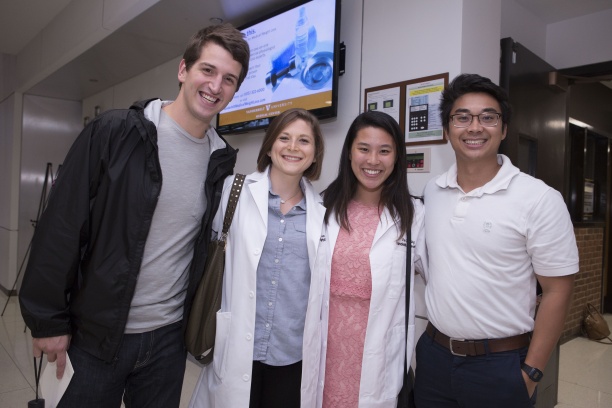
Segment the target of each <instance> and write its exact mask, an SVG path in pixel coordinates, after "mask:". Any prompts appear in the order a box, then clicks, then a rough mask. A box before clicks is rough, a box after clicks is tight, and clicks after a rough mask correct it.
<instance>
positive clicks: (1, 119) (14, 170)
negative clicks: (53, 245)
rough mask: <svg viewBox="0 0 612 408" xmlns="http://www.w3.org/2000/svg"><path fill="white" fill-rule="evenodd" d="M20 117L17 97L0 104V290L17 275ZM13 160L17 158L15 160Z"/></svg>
mask: <svg viewBox="0 0 612 408" xmlns="http://www.w3.org/2000/svg"><path fill="white" fill-rule="evenodd" d="M20 114H21V95H19V94H18V95H15V94H13V95H11V96H9V97H8V98H6V99H5V100H4V101H2V102H0V191H2V194H0V286H2V287H4V288H8V289H11V288H12V286H13V282H14V281H15V277H16V275H17V272H16V271H17V266H16V265H17V238H18V231H17V229H18V225H17V209H18V205H19V197H18V192H19V189H18V183H17V182H16V181H17V180H18V177H19V153H20V147H21V143H20V139H19V137H17V136H18V135H19V134H20V132H19V130H20V129H18V128H19V126H14V123H15V120H14V118H15V117H16V116H17V115H20ZM14 158H17V160H15V159H14Z"/></svg>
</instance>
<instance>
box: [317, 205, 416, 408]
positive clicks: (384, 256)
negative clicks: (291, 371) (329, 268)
mask: <svg viewBox="0 0 612 408" xmlns="http://www.w3.org/2000/svg"><path fill="white" fill-rule="evenodd" d="M413 204H414V208H415V214H414V217H413V218H414V219H413V222H412V228H411V240H412V245H411V246H412V267H411V273H410V291H411V296H410V309H409V310H410V312H409V320H408V338H407V341H406V329H405V320H404V319H405V315H406V300H405V291H406V255H407V253H406V240H405V238H406V237H405V236H404V237H403V238H402V240H400V241H399V243H398V230H397V228H396V225H395V222H394V221H393V219H392V218H391V215H390V214H389V212H388V210H386V209H385V210H384V212H383V213H382V214H381V217H380V222H379V223H378V227H377V229H376V233H375V235H374V240H373V242H372V248H371V249H370V266H371V269H372V298H371V300H370V312H369V315H368V325H367V328H366V335H365V344H364V352H363V363H362V367H361V384H360V389H359V408H383V407H385V408H387V407H388V408H395V406H396V405H397V395H398V393H399V391H400V389H401V388H402V381H403V371H404V350H406V352H407V358H408V364H410V361H411V359H412V353H413V351H414V342H415V339H414V296H412V288H413V284H414V271H415V265H416V268H417V270H418V271H419V272H422V271H423V268H425V267H426V263H427V259H426V257H427V255H426V252H425V243H424V241H425V240H424V239H423V238H424V237H423V235H424V229H423V219H424V207H423V204H422V203H421V201H420V200H413ZM339 232H340V226H339V225H338V223H337V222H336V220H335V216H334V214H332V215H331V216H330V219H329V225H328V227H327V238H328V240H329V245H330V254H333V248H334V246H335V244H336V240H337V238H338V233H339ZM402 244H403V245H402ZM323 304H324V306H323V336H324V339H327V325H328V318H329V276H328V277H327V279H326V288H325V298H324V303H323ZM326 351H327V342H326V341H325V340H324V343H323V346H322V352H321V368H320V370H321V373H320V375H319V387H318V390H317V407H321V406H322V400H323V385H324V381H325V356H326ZM356 408H357V407H356Z"/></svg>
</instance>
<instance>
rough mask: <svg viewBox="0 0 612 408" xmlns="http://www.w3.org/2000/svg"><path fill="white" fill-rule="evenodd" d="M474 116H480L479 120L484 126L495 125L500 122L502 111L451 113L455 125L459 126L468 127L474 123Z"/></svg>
mask: <svg viewBox="0 0 612 408" xmlns="http://www.w3.org/2000/svg"><path fill="white" fill-rule="evenodd" d="M474 117H478V121H479V122H480V124H481V125H482V126H486V127H494V126H497V124H498V123H499V118H500V117H501V113H497V112H483V113H480V114H478V115H472V114H470V113H456V114H454V115H450V118H451V122H452V123H453V126H454V127H457V128H466V127H468V126H470V125H471V124H472V120H474Z"/></svg>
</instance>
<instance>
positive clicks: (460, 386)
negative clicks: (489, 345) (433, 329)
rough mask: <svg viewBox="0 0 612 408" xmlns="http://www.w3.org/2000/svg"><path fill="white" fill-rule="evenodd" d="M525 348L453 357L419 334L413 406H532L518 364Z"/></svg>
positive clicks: (528, 407) (449, 407)
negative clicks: (414, 404) (474, 355)
mask: <svg viewBox="0 0 612 408" xmlns="http://www.w3.org/2000/svg"><path fill="white" fill-rule="evenodd" d="M526 355H527V347H525V348H522V349H518V350H513V351H506V352H502V353H489V354H486V355H483V356H476V357H457V356H454V355H452V354H451V352H450V351H449V350H447V349H446V348H444V347H442V346H441V345H439V344H438V343H436V342H435V341H434V340H433V339H432V338H431V337H430V336H429V335H428V334H427V333H423V335H422V336H421V338H420V339H419V341H418V343H417V346H416V373H415V384H414V399H415V403H416V406H417V408H433V407H435V408H492V407H495V408H533V406H534V404H535V400H536V394H537V391H536V392H534V394H533V396H532V397H531V398H529V395H528V393H527V386H526V384H525V381H524V380H523V374H522V371H521V363H522V362H523V361H524V360H525V356H526Z"/></svg>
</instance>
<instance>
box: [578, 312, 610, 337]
mask: <svg viewBox="0 0 612 408" xmlns="http://www.w3.org/2000/svg"><path fill="white" fill-rule="evenodd" d="M582 330H583V332H584V333H585V335H586V336H587V337H588V338H589V339H591V340H594V341H597V342H599V343H603V344H612V339H611V338H610V328H609V327H608V323H607V322H606V320H605V319H604V317H603V316H602V315H601V313H599V311H598V310H597V308H595V306H593V305H592V304H591V303H587V305H586V307H585V309H584V318H583V320H582ZM604 339H608V340H610V343H608V342H605V341H601V340H604Z"/></svg>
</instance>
